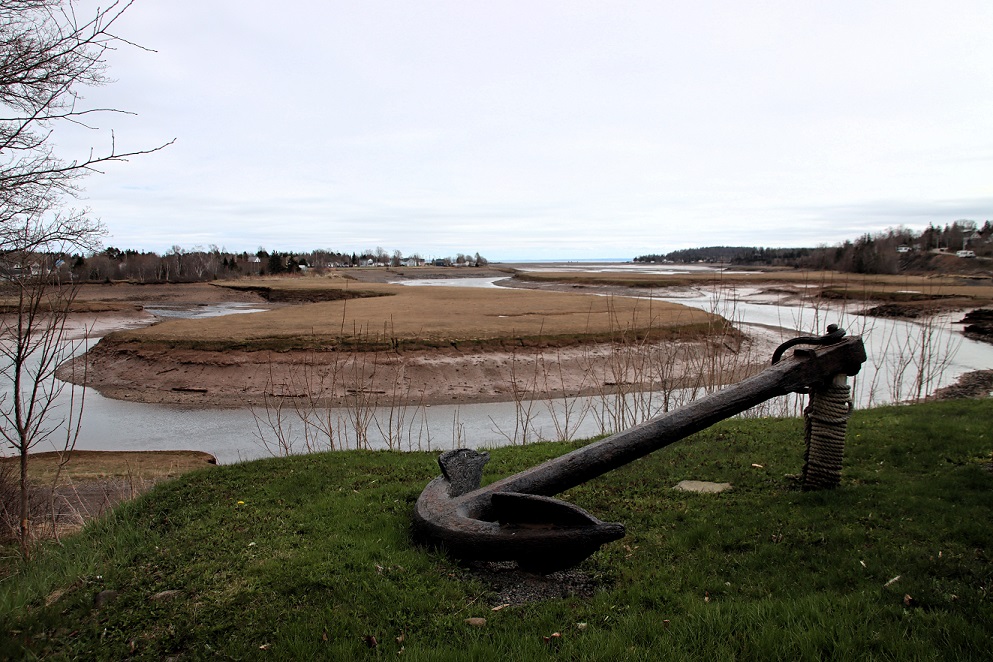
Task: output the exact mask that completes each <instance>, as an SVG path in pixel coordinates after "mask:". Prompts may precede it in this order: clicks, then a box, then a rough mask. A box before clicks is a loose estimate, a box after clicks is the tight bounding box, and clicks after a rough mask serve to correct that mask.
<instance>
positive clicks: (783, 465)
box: [0, 400, 993, 660]
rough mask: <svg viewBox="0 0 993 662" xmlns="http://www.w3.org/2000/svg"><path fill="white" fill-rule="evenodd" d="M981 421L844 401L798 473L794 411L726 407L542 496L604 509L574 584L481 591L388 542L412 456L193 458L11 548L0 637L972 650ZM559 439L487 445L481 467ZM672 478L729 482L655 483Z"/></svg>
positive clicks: (167, 648) (574, 650)
mask: <svg viewBox="0 0 993 662" xmlns="http://www.w3.org/2000/svg"><path fill="white" fill-rule="evenodd" d="M991 420H993V401H991V400H983V401H953V402H946V403H935V404H927V405H915V406H908V407H895V408H882V409H875V410H869V411H860V412H856V415H855V416H854V418H853V419H852V421H851V424H850V427H849V443H848V448H847V452H846V463H845V465H846V466H845V473H844V478H843V484H842V486H841V487H840V488H839V489H837V490H834V491H830V492H819V493H804V492H801V491H798V490H797V489H796V488H795V486H794V481H793V479H792V478H791V477H790V474H795V473H797V472H798V471H799V469H800V465H801V462H802V459H801V455H802V422H801V421H798V420H793V419H748V420H745V419H735V420H731V421H726V422H724V423H723V424H720V425H718V426H715V427H713V428H711V429H709V430H707V431H705V432H704V433H701V434H699V435H696V436H694V437H692V438H690V439H687V440H684V441H682V442H679V443H677V444H676V445H674V446H671V447H669V448H667V449H664V450H662V451H659V452H657V453H655V454H653V455H652V456H649V457H647V458H645V459H642V460H640V461H637V462H635V463H633V464H630V465H628V466H626V467H624V468H622V469H619V470H617V471H614V472H612V473H610V474H608V475H607V476H604V477H602V478H600V479H597V480H595V481H593V482H591V483H588V484H586V485H584V486H581V487H579V488H576V489H574V490H571V491H570V492H569V493H567V494H565V495H564V497H565V498H566V499H568V500H570V501H572V502H574V503H577V504H579V505H581V506H583V507H586V508H588V509H589V510H591V511H592V512H593V513H595V514H597V515H598V516H600V517H602V518H603V519H606V520H611V521H622V522H624V523H625V524H626V525H627V527H628V535H627V537H626V538H625V539H623V540H621V541H618V542H616V543H613V544H611V545H608V546H607V547H605V548H604V549H602V550H601V551H600V552H598V553H597V554H595V555H594V556H593V557H591V558H590V559H588V560H587V561H585V562H584V563H583V564H582V565H581V566H580V569H581V570H582V571H583V572H585V573H586V574H587V575H588V576H589V577H592V578H593V579H594V580H595V581H596V582H598V583H599V585H600V587H601V588H600V590H599V591H598V592H597V593H596V594H595V595H594V596H593V597H592V598H587V599H581V598H577V597H572V598H562V599H549V600H544V601H540V602H536V603H530V604H522V605H513V606H509V607H506V608H504V609H502V610H499V611H493V610H492V607H493V606H494V605H493V601H494V600H495V596H494V595H493V593H492V591H491V589H490V587H488V586H487V585H486V584H485V583H483V582H482V581H481V580H480V579H476V578H474V577H473V575H472V574H471V573H467V572H466V571H465V570H464V569H463V568H461V567H460V566H459V565H457V564H455V563H453V562H452V561H450V560H449V559H447V558H446V557H444V556H442V555H440V554H439V553H437V552H431V551H426V550H424V549H421V548H419V547H417V546H415V545H413V544H412V543H411V541H410V538H409V531H408V527H409V522H410V514H411V508H412V504H413V502H414V500H415V499H416V498H417V495H418V494H419V492H420V490H421V489H422V488H423V486H424V485H425V484H426V483H427V481H428V480H430V479H431V478H432V477H433V476H435V475H436V474H437V466H436V464H435V458H434V455H433V454H425V453H410V454H396V453H388V452H345V453H331V454H321V455H308V456H296V457H291V458H283V459H273V460H263V461H257V462H251V463H246V464H238V465H232V466H224V467H218V468H214V469H211V470H209V471H200V472H194V473H191V474H187V475H185V476H184V477H182V478H180V479H177V480H175V481H171V482H169V483H166V484H162V485H160V486H159V487H157V488H155V489H154V490H153V491H152V492H150V493H148V494H147V495H145V496H144V497H142V498H139V499H138V500H136V501H134V502H131V503H128V504H125V505H123V506H120V507H118V508H117V509H116V510H115V511H113V512H112V513H111V514H110V515H109V516H107V517H104V518H103V519H100V520H98V521H95V522H93V523H91V524H90V525H88V526H87V527H86V528H85V529H84V530H83V531H82V532H81V533H79V534H77V535H75V536H73V537H71V538H69V539H68V540H66V541H65V542H64V544H63V545H62V546H55V545H51V546H47V547H43V548H42V549H41V550H40V552H39V553H38V554H37V555H36V557H35V558H34V560H32V561H31V562H29V563H26V564H24V565H21V566H18V567H15V568H12V569H11V570H12V573H11V574H10V575H9V576H8V577H7V578H6V579H5V580H4V581H3V583H2V584H0V623H2V635H0V637H2V639H0V658H7V659H23V658H33V657H36V656H37V657H52V658H56V659H60V658H64V659H75V658H85V659H114V660H117V659H132V658H133V659H162V658H163V657H168V656H174V655H182V657H183V659H201V658H207V657H217V656H220V657H225V658H238V659H245V658H248V659H253V658H262V657H267V656H268V657H273V658H276V659H299V658H311V659H312V658H321V659H367V658H369V659H373V658H381V657H383V656H389V657H394V656H395V655H396V654H397V653H398V652H400V651H403V658H404V659H415V660H447V659H481V660H508V659H569V660H614V659H644V660H656V659H673V660H677V659H678V660H683V659H701V658H706V659H716V660H721V659H777V658H778V659H791V660H792V659H818V660H819V659H824V658H829V657H830V658H837V659H848V658H859V659H863V658H866V659H874V658H875V659H922V660H925V659H987V655H988V647H989V642H990V640H991V637H993V565H991V563H990V557H989V555H990V553H991V549H993V530H991V529H990V526H989V521H990V516H991V509H993V474H991V472H990V470H989V463H990V459H991V455H990V453H991V449H993V440H991V438H990V435H991V432H990V429H991V426H990V421H991ZM572 447H574V446H573V445H571V444H536V445H530V446H525V447H512V448H503V449H497V450H494V451H493V452H492V455H493V460H492V461H491V462H490V464H489V465H488V467H487V469H488V471H487V475H486V478H485V480H493V479H495V478H497V477H500V476H503V475H506V474H508V473H510V472H514V471H518V470H521V469H523V468H526V467H528V466H531V465H533V464H535V463H537V462H539V461H541V460H543V459H546V458H548V457H551V456H555V455H559V454H561V453H563V452H565V451H567V450H569V449H570V448H572ZM690 478H692V479H700V480H715V481H722V482H723V481H726V482H731V483H732V484H733V485H734V489H733V490H732V491H730V492H726V493H723V494H719V495H698V494H689V493H682V492H676V491H673V490H671V489H670V487H671V486H672V485H674V484H675V483H676V482H678V481H680V480H683V479H690ZM897 578H898V579H897ZM101 591H115V592H116V594H117V597H116V599H113V600H111V601H109V602H107V603H106V604H104V605H102V606H99V607H98V606H95V603H94V596H95V595H96V594H98V593H99V592H101ZM166 591H174V592H177V593H164V592H166ZM104 595H105V596H106V595H107V594H104ZM470 617H484V618H486V619H487V620H486V624H485V626H483V627H475V626H472V625H469V624H467V623H466V619H467V618H470ZM553 633H559V634H560V635H561V636H558V637H553V636H552V635H553ZM373 637H374V638H375V641H376V645H375V646H371V644H372V641H373V640H372V638H373ZM546 638H547V639H546Z"/></svg>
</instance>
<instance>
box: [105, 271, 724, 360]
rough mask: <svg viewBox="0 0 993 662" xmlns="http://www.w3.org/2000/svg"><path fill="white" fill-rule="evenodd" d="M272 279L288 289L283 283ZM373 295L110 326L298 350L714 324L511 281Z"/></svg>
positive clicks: (661, 306)
mask: <svg viewBox="0 0 993 662" xmlns="http://www.w3.org/2000/svg"><path fill="white" fill-rule="evenodd" d="M320 284H323V286H324V287H332V288H333V287H345V285H344V284H342V285H337V284H336V283H335V282H334V281H330V280H324V281H321V280H287V281H286V282H285V286H286V287H291V288H296V287H318V286H319V285H320ZM273 286H278V287H283V286H284V284H283V283H276V284H274V285H273ZM362 289H363V290H368V291H370V292H374V293H376V294H380V295H388V296H376V297H372V298H361V299H350V300H345V301H326V302H320V303H313V304H305V305H298V306H292V307H286V308H281V309H278V310H272V311H266V312H261V313H253V314H248V315H237V316H229V317H223V318H212V319H200V320H171V321H167V322H163V323H161V324H157V325H155V326H153V327H149V328H145V329H137V330H130V331H122V332H118V333H115V334H113V336H112V338H113V340H114V341H117V342H142V343H156V344H167V345H169V346H172V347H184V348H194V349H223V348H225V347H242V348H250V349H254V348H258V349H262V348H267V349H299V348H307V347H314V346H321V347H326V346H344V347H349V348H353V349H381V348H383V347H399V346H401V345H403V346H404V347H441V346H450V345H453V344H454V345H460V344H462V343H467V344H481V345H487V344H501V343H505V342H511V343H525V344H534V343H537V342H545V343H549V344H568V343H575V342H582V341H584V340H595V339H607V338H610V337H611V336H612V335H613V334H617V333H620V332H622V331H623V332H634V333H638V332H642V331H646V330H648V329H652V330H653V332H654V333H656V334H657V333H658V332H659V330H666V329H667V330H671V332H672V333H673V334H674V335H678V334H683V333H697V332H699V331H700V330H702V329H706V328H707V327H708V326H710V325H712V324H713V323H714V322H715V318H714V317H713V316H712V315H710V314H708V313H706V312H703V311H699V310H694V309H690V308H687V307H685V306H681V305H678V304H672V303H662V302H652V303H649V302H646V301H643V300H638V299H633V298H623V297H599V296H589V295H585V294H579V293H557V292H534V291H526V290H514V289H476V288H460V287H403V286H400V285H386V284H363V285H362Z"/></svg>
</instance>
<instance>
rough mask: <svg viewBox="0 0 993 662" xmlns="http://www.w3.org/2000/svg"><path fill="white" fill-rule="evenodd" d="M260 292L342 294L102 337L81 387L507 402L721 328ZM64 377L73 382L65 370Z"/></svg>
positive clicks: (564, 387) (444, 295) (352, 289)
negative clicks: (640, 347)
mask: <svg viewBox="0 0 993 662" xmlns="http://www.w3.org/2000/svg"><path fill="white" fill-rule="evenodd" d="M260 286H263V287H276V288H292V289H293V290H294V294H293V295H290V296H289V297H283V296H277V297H273V296H265V297H263V298H265V299H268V300H273V299H274V298H275V299H281V300H287V299H292V300H297V301H301V300H304V301H305V300H312V299H313V298H317V299H320V298H321V297H320V296H317V295H310V294H307V293H306V289H308V288H311V289H313V290H315V291H316V290H317V289H318V288H325V289H328V288H333V289H336V290H339V291H340V290H346V289H347V290H348V291H349V293H350V294H349V296H348V297H347V298H340V297H339V298H337V299H335V300H320V301H318V302H316V303H303V304H297V305H288V306H283V307H279V308H275V309H273V310H269V311H267V312H260V313H254V314H251V315H235V316H228V317H223V318H212V319H179V320H169V321H165V322H161V323H159V324H156V325H154V326H150V327H147V328H140V329H129V330H125V331H120V332H115V333H111V334H109V335H107V336H106V337H104V338H103V340H101V341H100V342H99V343H98V344H97V345H96V346H95V347H94V348H93V349H91V350H90V352H89V353H88V354H87V355H86V357H85V360H86V361H87V363H88V366H87V375H88V377H87V384H88V385H89V386H91V387H93V388H95V389H96V390H98V391H99V392H100V393H101V394H102V395H104V396H107V397H112V398H117V399H125V400H132V401H138V402H149V403H170V404H189V405H200V406H209V407H244V406H246V405H253V404H261V403H263V402H264V401H265V399H266V398H267V397H270V396H282V397H300V398H304V397H312V396H313V395H314V394H315V393H316V394H320V397H322V398H326V399H337V400H342V401H345V400H347V399H349V398H351V399H355V398H373V399H375V400H377V401H381V402H387V403H389V404H401V403H403V404H443V403H445V404H447V403H452V402H493V401H508V400H512V399H513V398H514V397H515V394H514V393H513V390H514V386H513V385H514V384H515V383H520V382H521V381H522V380H523V381H530V382H531V389H532V390H535V389H538V390H541V391H542V392H546V393H549V394H553V395H560V394H569V395H581V394H590V393H593V392H596V391H598V390H599V389H602V388H604V386H605V382H611V381H624V380H625V379H627V378H628V377H626V376H624V375H621V376H615V377H609V376H608V377H606V378H603V379H599V380H598V381H596V382H591V379H590V374H591V373H592V374H605V375H607V374H616V370H614V371H613V372H611V366H610V362H611V361H612V360H614V359H615V358H616V357H614V356H613V351H612V347H613V346H614V345H615V344H616V343H618V342H621V343H624V342H627V343H632V342H640V343H646V344H651V343H668V344H672V343H673V342H674V341H680V342H683V343H684V344H685V343H689V344H691V345H692V344H693V343H697V344H701V343H703V344H705V343H706V339H707V338H708V337H711V336H712V335H713V334H714V333H717V332H719V333H721V334H724V333H726V332H727V331H728V330H727V328H726V325H725V324H724V322H723V320H721V319H719V318H717V317H715V316H713V315H711V314H709V313H706V312H704V311H699V310H694V309H690V308H686V307H684V306H681V305H678V304H668V303H659V302H653V303H649V302H645V301H639V300H637V299H630V298H607V297H598V296H589V295H586V294H577V293H571V292H567V293H548V292H533V291H524V290H511V289H491V290H481V289H471V288H449V287H432V288H410V287H402V286H398V285H388V284H382V283H362V284H361V285H355V284H354V283H347V282H346V283H340V282H335V281H323V280H321V281H318V280H310V279H308V280H303V281H268V282H266V283H261V284H260V283H253V284H252V285H251V287H252V288H254V289H253V290H252V292H251V295H252V296H259V291H258V288H259V287H260ZM234 287H235V288H237V291H238V293H239V294H240V295H245V294H246V292H245V290H244V289H243V284H241V283H237V284H235V285H234ZM218 289H222V288H218ZM223 289H230V288H223ZM302 290H303V292H301V291H302ZM359 292H362V293H364V294H365V295H362V294H358V293H359ZM332 298H333V297H332ZM82 360H83V359H77V361H82ZM62 374H63V375H64V376H65V377H66V378H69V377H70V371H69V369H68V366H66V367H64V368H63V370H62ZM76 374H81V372H80V371H78V370H77V372H76ZM606 385H607V386H609V384H606Z"/></svg>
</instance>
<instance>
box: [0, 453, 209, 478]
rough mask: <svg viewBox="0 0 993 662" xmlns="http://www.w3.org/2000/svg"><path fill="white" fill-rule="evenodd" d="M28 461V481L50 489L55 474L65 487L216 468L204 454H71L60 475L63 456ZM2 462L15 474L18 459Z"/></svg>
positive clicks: (45, 455) (42, 456)
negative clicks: (70, 484) (72, 484)
mask: <svg viewBox="0 0 993 662" xmlns="http://www.w3.org/2000/svg"><path fill="white" fill-rule="evenodd" d="M28 457H29V463H28V479H29V480H30V481H31V483H32V484H35V485H51V484H52V482H53V481H54V480H55V478H56V474H58V476H59V478H60V481H61V482H63V483H82V482H89V481H98V480H99V481H104V480H107V479H129V478H130V479H134V480H141V481H153V482H154V481H159V480H163V479H166V478H175V477H177V476H181V475H182V474H184V473H187V472H189V471H193V470H195V469H202V468H204V467H208V466H213V465H214V464H216V461H215V460H214V457H213V456H212V455H210V454H209V453H204V452H202V451H72V452H71V453H69V454H68V458H67V459H68V461H67V462H66V463H65V466H63V467H62V469H61V471H60V469H59V465H60V463H61V462H62V460H63V459H64V454H62V453H55V452H47V453H32V454H31V455H29V456H28ZM0 462H2V463H4V464H5V465H7V466H8V467H10V468H11V469H12V470H16V466H15V465H16V464H17V462H18V458H17V457H4V458H0Z"/></svg>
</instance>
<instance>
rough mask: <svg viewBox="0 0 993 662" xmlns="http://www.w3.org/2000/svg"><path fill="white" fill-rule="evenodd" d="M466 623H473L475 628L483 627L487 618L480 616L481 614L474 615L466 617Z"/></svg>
mask: <svg viewBox="0 0 993 662" xmlns="http://www.w3.org/2000/svg"><path fill="white" fill-rule="evenodd" d="M465 622H466V625H471V626H472V627H474V628H481V627H484V626H485V625H486V619H485V618H480V617H479V616H473V617H472V618H467V619H465Z"/></svg>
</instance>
